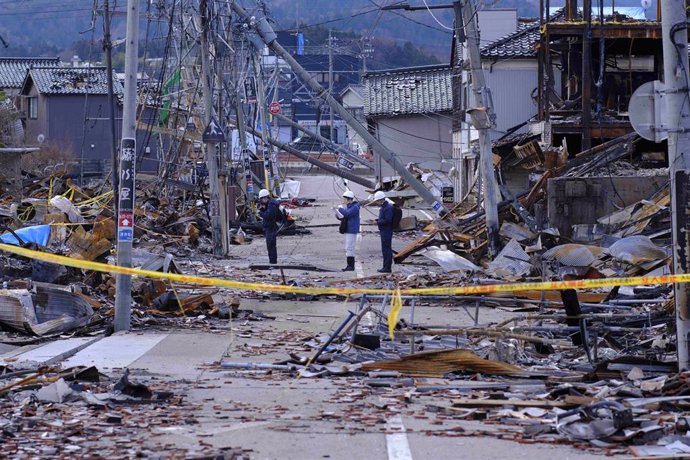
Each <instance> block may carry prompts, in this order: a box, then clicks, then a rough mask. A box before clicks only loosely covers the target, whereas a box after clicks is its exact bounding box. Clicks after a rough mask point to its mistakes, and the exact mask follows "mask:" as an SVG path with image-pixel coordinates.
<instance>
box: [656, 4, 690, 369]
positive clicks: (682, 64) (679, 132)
mask: <svg viewBox="0 0 690 460" xmlns="http://www.w3.org/2000/svg"><path fill="white" fill-rule="evenodd" d="M660 3H661V32H662V37H663V51H664V84H665V87H666V89H665V93H664V94H663V96H664V98H665V100H666V119H665V122H664V127H665V128H666V130H667V131H668V164H669V174H670V175H671V200H672V204H671V206H672V209H673V212H671V216H672V221H673V222H672V223H673V248H674V251H673V271H674V273H676V274H681V273H688V269H689V268H690V267H689V265H690V236H689V235H690V232H689V231H690V228H688V227H689V225H688V213H689V211H690V210H689V208H690V203H689V202H688V198H689V197H690V193H689V190H688V189H689V188H690V187H689V186H688V182H689V181H688V180H687V177H688V173H689V172H690V103H688V98H689V97H690V91H689V89H688V84H689V82H690V75H689V74H688V58H687V56H688V52H687V45H688V32H687V28H688V26H687V16H686V10H685V8H686V2H685V0H663V1H661V2H660ZM680 184H683V185H680ZM689 289H690V285H688V284H676V285H674V294H675V304H676V332H677V335H678V370H679V371H686V370H688V369H690V352H689V350H688V345H689V340H688V334H690V308H689V306H688V302H689V301H690V293H689V292H688V290H689Z"/></svg>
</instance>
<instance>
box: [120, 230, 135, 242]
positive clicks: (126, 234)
mask: <svg viewBox="0 0 690 460" xmlns="http://www.w3.org/2000/svg"><path fill="white" fill-rule="evenodd" d="M133 237H134V232H133V231H132V229H131V228H121V229H120V230H119V231H118V232H117V241H132V239H133Z"/></svg>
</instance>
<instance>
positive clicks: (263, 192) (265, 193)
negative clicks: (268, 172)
mask: <svg viewBox="0 0 690 460" xmlns="http://www.w3.org/2000/svg"><path fill="white" fill-rule="evenodd" d="M268 195H269V193H268V190H266V189H265V188H262V189H261V190H259V198H264V197H267V196H268Z"/></svg>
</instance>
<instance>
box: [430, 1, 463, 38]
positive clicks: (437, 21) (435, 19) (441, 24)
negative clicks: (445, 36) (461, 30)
mask: <svg viewBox="0 0 690 460" xmlns="http://www.w3.org/2000/svg"><path fill="white" fill-rule="evenodd" d="M422 1H423V2H424V6H426V9H427V11H428V12H429V14H430V15H431V17H432V18H434V21H436V24H438V25H439V26H441V27H443V28H444V29H446V30H450V31H452V32H455V30H454V29H453V28H452V27H448V26H447V25H445V24H443V23H441V21H439V20H438V18H437V17H436V15H434V12H433V11H431V8H429V4H428V3H427V2H426V0H422Z"/></svg>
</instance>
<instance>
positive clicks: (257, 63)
mask: <svg viewBox="0 0 690 460" xmlns="http://www.w3.org/2000/svg"><path fill="white" fill-rule="evenodd" d="M253 61H254V75H255V76H256V108H257V109H258V110H259V124H260V125H261V130H260V131H261V142H262V144H263V146H262V147H261V152H262V158H263V161H264V188H265V189H266V190H268V191H269V192H271V191H273V186H272V184H271V179H272V174H271V158H270V147H269V145H270V144H269V143H268V139H269V137H271V133H269V132H268V123H267V120H266V107H265V105H266V91H265V87H264V76H263V69H262V68H261V49H257V54H256V56H255V58H254V59H253ZM278 192H279V191H278Z"/></svg>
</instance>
